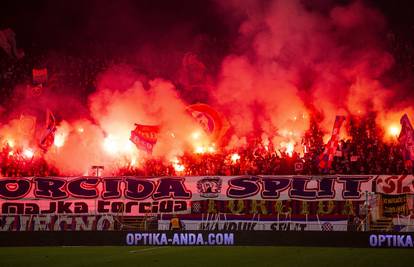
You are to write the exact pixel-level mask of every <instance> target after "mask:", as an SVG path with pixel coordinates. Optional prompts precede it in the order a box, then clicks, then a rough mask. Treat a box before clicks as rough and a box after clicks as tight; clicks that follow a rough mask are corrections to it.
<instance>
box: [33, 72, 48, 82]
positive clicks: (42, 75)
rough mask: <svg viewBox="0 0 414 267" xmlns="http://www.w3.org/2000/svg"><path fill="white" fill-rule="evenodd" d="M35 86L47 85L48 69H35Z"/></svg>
mask: <svg viewBox="0 0 414 267" xmlns="http://www.w3.org/2000/svg"><path fill="white" fill-rule="evenodd" d="M32 75H33V84H43V83H47V69H46V68H43V69H33V70H32Z"/></svg>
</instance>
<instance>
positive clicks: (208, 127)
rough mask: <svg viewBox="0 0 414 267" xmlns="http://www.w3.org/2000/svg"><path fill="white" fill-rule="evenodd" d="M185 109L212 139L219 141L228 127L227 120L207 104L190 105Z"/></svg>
mask: <svg viewBox="0 0 414 267" xmlns="http://www.w3.org/2000/svg"><path fill="white" fill-rule="evenodd" d="M187 111H188V112H189V113H190V115H191V116H192V117H193V118H194V119H195V120H196V121H197V122H198V123H199V124H200V125H201V127H202V128H203V130H204V131H205V132H206V134H208V135H210V137H211V139H212V140H214V141H219V140H220V139H221V138H222V137H223V136H224V135H225V134H226V132H227V130H228V129H229V123H228V121H227V120H226V119H225V118H224V117H223V116H222V115H221V114H219V113H218V112H217V111H216V110H215V109H213V108H212V107H211V106H209V105H207V104H201V103H198V104H194V105H190V106H188V107H187Z"/></svg>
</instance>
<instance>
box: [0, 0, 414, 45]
mask: <svg viewBox="0 0 414 267" xmlns="http://www.w3.org/2000/svg"><path fill="white" fill-rule="evenodd" d="M264 2H266V1H264ZM305 2H309V3H312V4H311V5H312V6H314V7H315V6H316V7H317V8H321V10H322V9H323V8H324V7H329V6H330V5H332V3H335V4H337V3H338V2H339V3H346V2H348V1H343V0H342V1H329V0H317V1H305ZM365 2H366V3H367V4H368V5H371V6H374V7H376V8H378V9H379V10H380V11H381V13H383V14H384V15H385V16H386V18H387V21H388V23H389V26H390V28H391V30H393V31H395V32H397V33H398V34H400V35H401V36H402V38H403V39H407V40H412V38H413V37H412V36H414V35H413V33H414V16H412V11H413V10H414V8H413V4H412V1H401V0H400V1H388V0H376V1H374V0H371V1H367V0H366V1H365ZM217 3H218V2H217V1H206V0H200V1H191V0H179V1H177V0H173V1H165V0H164V1H163V0H151V1H133V0H120V1H99V0H88V1H81V0H74V1H55V0H37V1H22V0H20V1H15V0H11V1H10V0H5V1H2V4H1V9H0V28H7V27H9V28H12V29H13V30H14V31H15V32H16V34H17V40H18V45H19V46H20V47H22V48H25V49H29V48H33V47H35V48H36V49H45V50H47V49H58V50H59V49H64V50H65V51H66V52H77V53H79V52H80V51H85V50H87V49H88V46H85V44H92V47H95V46H94V45H93V44H94V43H100V44H105V45H108V46H110V47H111V48H112V49H115V50H117V49H119V50H120V51H121V50H122V49H124V48H125V47H129V46H142V45H145V44H149V43H157V44H160V43H165V44H163V45H165V46H166V47H170V46H171V44H168V42H174V46H175V47H178V48H182V49H188V48H189V47H186V46H188V45H190V44H189V42H187V41H188V40H187V38H194V37H197V36H198V38H202V37H201V36H205V37H206V38H209V39H211V40H214V42H217V43H215V46H216V47H217V46H218V47H219V48H218V49H222V50H228V49H230V47H228V46H229V42H228V41H229V40H231V39H232V38H234V37H235V35H236V34H237V29H238V26H239V25H238V22H240V21H242V18H241V17H239V18H238V17H237V15H233V17H231V19H229V14H228V13H225V11H223V10H220V8H218V5H217ZM230 16H231V15H230ZM177 32H178V33H179V34H181V37H182V38H181V39H182V40H181V41H180V40H170V41H169V40H168V35H171V33H173V34H174V36H177ZM192 45H195V44H194V42H192ZM79 50H80V51H79ZM222 52H223V53H225V51H222Z"/></svg>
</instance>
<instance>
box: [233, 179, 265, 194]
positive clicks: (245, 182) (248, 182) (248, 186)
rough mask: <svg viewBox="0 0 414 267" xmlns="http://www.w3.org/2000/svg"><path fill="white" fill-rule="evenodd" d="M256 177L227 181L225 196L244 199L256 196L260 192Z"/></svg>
mask: <svg viewBox="0 0 414 267" xmlns="http://www.w3.org/2000/svg"><path fill="white" fill-rule="evenodd" d="M258 181H259V178H258V177H254V176H253V177H250V176H249V177H237V178H233V179H230V180H229V188H228V189H227V196H229V197H231V198H245V197H250V196H254V195H256V194H257V193H258V192H259V191H260V187H259V184H258Z"/></svg>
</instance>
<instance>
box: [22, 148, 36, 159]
mask: <svg viewBox="0 0 414 267" xmlns="http://www.w3.org/2000/svg"><path fill="white" fill-rule="evenodd" d="M23 155H24V156H25V157H26V158H33V155H34V152H33V150H31V149H29V148H26V149H25V150H23Z"/></svg>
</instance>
